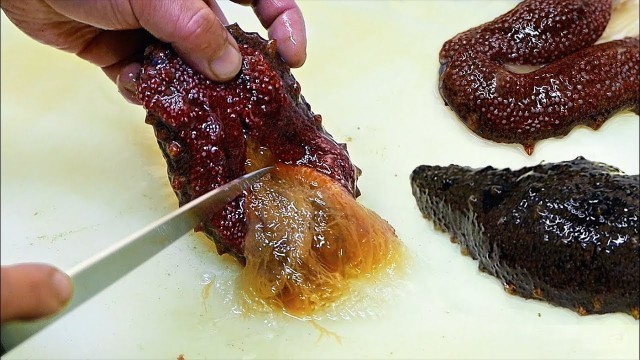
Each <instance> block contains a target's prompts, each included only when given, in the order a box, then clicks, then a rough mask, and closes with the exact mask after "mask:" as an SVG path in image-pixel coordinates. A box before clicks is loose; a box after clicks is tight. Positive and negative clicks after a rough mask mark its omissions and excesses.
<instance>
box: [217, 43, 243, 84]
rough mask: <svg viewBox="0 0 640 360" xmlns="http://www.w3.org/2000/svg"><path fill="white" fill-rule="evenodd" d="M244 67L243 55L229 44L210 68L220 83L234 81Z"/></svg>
mask: <svg viewBox="0 0 640 360" xmlns="http://www.w3.org/2000/svg"><path fill="white" fill-rule="evenodd" d="M240 67H242V55H240V52H239V51H238V50H237V49H235V48H234V47H233V46H231V44H227V45H226V46H225V48H224V51H223V52H222V54H221V55H220V56H218V57H217V58H216V59H215V60H213V61H212V62H211V65H210V68H211V71H212V72H213V74H214V75H215V76H216V77H217V78H218V80H220V81H226V80H230V79H232V78H233V77H234V76H236V74H237V73H238V71H240Z"/></svg>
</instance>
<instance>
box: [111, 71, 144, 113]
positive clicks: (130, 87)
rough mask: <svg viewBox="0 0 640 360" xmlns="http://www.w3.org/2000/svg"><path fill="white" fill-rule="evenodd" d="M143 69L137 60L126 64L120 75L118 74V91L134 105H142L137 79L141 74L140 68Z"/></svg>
mask: <svg viewBox="0 0 640 360" xmlns="http://www.w3.org/2000/svg"><path fill="white" fill-rule="evenodd" d="M141 69H142V65H141V64H140V63H137V62H132V63H129V64H127V65H124V66H123V67H122V68H121V69H120V71H119V73H118V75H117V76H116V80H115V82H116V86H117V87H118V92H119V93H120V94H121V95H122V97H124V98H125V100H127V101H128V102H130V103H131V104H134V105H141V104H142V103H141V102H140V99H138V95H137V92H138V91H137V84H136V81H137V80H138V77H139V76H140V70H141Z"/></svg>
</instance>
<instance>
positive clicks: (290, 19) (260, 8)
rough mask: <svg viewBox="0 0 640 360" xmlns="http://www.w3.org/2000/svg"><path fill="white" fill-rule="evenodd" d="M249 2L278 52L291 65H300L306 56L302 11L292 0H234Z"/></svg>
mask: <svg viewBox="0 0 640 360" xmlns="http://www.w3.org/2000/svg"><path fill="white" fill-rule="evenodd" d="M234 1H235V2H236V3H239V4H245V5H247V4H249V3H251V7H253V11H254V12H255V13H256V16H258V19H259V20H260V23H262V26H264V28H265V29H268V30H269V38H270V39H275V40H276V41H277V46H278V52H279V53H280V55H281V56H282V58H283V59H284V60H285V61H286V62H287V64H289V66H291V67H300V66H302V64H304V62H305V60H306V58H307V34H306V28H305V24H304V18H303V16H302V11H301V10H300V8H299V7H298V5H297V4H296V2H295V1H294V0H253V1H252V0H234Z"/></svg>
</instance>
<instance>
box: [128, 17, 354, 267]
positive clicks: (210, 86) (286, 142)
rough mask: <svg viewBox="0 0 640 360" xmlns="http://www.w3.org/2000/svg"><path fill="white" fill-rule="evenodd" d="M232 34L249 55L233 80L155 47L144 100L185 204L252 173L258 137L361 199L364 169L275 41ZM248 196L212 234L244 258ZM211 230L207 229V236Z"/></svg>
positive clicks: (222, 247)
mask: <svg viewBox="0 0 640 360" xmlns="http://www.w3.org/2000/svg"><path fill="white" fill-rule="evenodd" d="M229 30H230V32H231V33H232V34H233V35H234V36H236V38H237V39H238V41H239V45H240V51H241V53H242V55H243V65H242V70H241V73H240V74H239V75H238V76H237V77H236V78H235V79H233V80H231V81H230V82H227V83H215V82H213V81H210V80H208V79H205V78H204V77H203V76H202V75H201V74H199V73H197V72H195V71H194V70H193V69H191V67H189V66H188V65H187V64H186V63H184V62H183V61H182V59H180V58H179V57H178V55H177V54H176V53H175V52H174V51H173V50H172V49H170V48H169V47H168V46H166V45H160V44H158V45H154V46H152V47H150V48H149V49H147V54H146V56H145V58H146V59H145V62H144V64H143V67H142V72H141V75H140V79H139V82H138V96H139V98H140V101H141V102H142V104H143V106H144V108H145V109H147V111H148V113H147V122H148V123H149V124H151V125H153V126H154V128H155V131H156V137H157V139H158V143H159V145H160V147H161V148H162V150H163V153H164V155H165V158H166V159H167V165H168V172H169V176H170V180H171V185H172V187H173V189H174V190H175V192H176V194H177V195H178V198H179V200H180V204H181V205H182V204H184V203H187V202H189V201H191V200H192V199H194V198H196V197H198V196H200V195H202V194H205V193H207V192H208V191H210V190H213V189H214V188H216V187H218V186H220V185H221V184H224V183H226V182H228V181H230V180H233V179H235V178H236V177H239V176H240V175H242V174H244V173H245V172H246V171H245V162H246V161H247V157H246V151H247V142H246V140H245V137H250V138H252V139H253V140H254V141H256V142H257V143H259V144H260V146H263V147H265V148H267V149H269V151H270V152H271V153H272V154H273V156H275V158H276V159H278V160H279V161H280V162H283V163H285V164H296V165H302V166H308V167H311V168H313V169H315V170H317V171H320V172H322V173H324V174H326V175H328V176H329V177H331V178H333V179H335V180H336V181H338V182H339V183H340V184H342V186H343V187H344V188H345V189H346V190H347V191H348V192H350V193H351V194H352V195H353V196H356V195H357V194H358V193H357V187H356V177H357V171H358V170H357V168H356V167H355V166H354V165H353V164H352V163H351V161H350V159H349V155H348V153H347V150H346V146H344V144H342V145H341V144H338V143H337V142H335V141H334V140H333V138H332V137H331V135H329V134H328V133H327V132H326V131H324V129H323V127H322V124H321V117H320V115H317V114H314V113H313V112H312V111H311V107H310V106H309V104H307V102H306V101H305V100H304V98H303V97H302V96H301V95H300V85H299V84H298V82H297V81H296V80H295V79H294V78H293V76H292V75H291V73H290V71H289V69H288V68H285V65H284V64H283V63H282V61H279V60H280V59H277V60H276V56H277V54H276V48H275V43H274V42H270V43H267V42H266V41H264V40H262V39H260V38H259V36H258V35H255V34H254V35H251V34H245V33H244V32H242V30H240V28H239V27H237V26H231V27H230V28H229ZM245 217H246V215H245V209H244V199H243V198H238V199H237V200H236V201H234V202H233V203H231V204H229V206H228V207H227V208H226V209H225V210H224V211H222V212H221V213H219V214H217V215H216V216H215V218H214V220H213V221H212V222H211V224H204V226H205V228H206V227H207V226H211V227H212V228H211V229H208V230H211V232H215V233H216V234H217V236H218V237H220V238H219V239H218V240H219V241H217V242H216V243H217V245H218V251H219V252H220V253H225V252H231V253H233V254H234V255H235V256H237V257H239V258H240V259H242V256H243V241H244V240H243V239H244V236H245V235H246V228H245V223H246V218H245ZM206 230H207V229H205V231H206Z"/></svg>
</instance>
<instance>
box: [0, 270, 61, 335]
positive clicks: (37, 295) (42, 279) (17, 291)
mask: <svg viewBox="0 0 640 360" xmlns="http://www.w3.org/2000/svg"><path fill="white" fill-rule="evenodd" d="M0 287H1V288H0V305H1V311H0V322H2V323H4V322H6V321H10V320H29V319H36V318H40V317H43V316H47V315H50V314H53V313H56V312H58V311H59V310H60V309H62V307H63V306H64V305H65V304H66V303H67V302H68V301H69V299H70V298H71V294H72V293H73V285H72V283H71V279H70V278H69V276H67V275H66V274H65V273H62V272H60V270H58V269H56V268H54V267H52V266H49V265H44V264H19V265H11V266H3V267H2V270H1V275H0Z"/></svg>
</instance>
